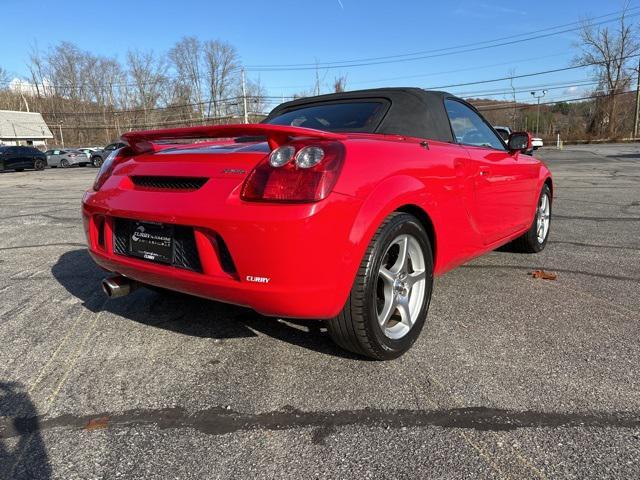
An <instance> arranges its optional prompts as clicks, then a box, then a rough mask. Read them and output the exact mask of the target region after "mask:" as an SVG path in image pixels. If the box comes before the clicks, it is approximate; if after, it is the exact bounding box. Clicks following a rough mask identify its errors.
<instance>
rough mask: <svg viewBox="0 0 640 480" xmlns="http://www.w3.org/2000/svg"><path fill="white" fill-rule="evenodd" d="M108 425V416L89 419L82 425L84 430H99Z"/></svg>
mask: <svg viewBox="0 0 640 480" xmlns="http://www.w3.org/2000/svg"><path fill="white" fill-rule="evenodd" d="M108 426H109V417H99V418H94V419H92V420H89V421H88V422H87V424H86V425H85V426H84V429H85V430H100V429H101V428H107V427H108Z"/></svg>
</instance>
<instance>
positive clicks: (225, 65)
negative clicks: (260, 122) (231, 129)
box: [203, 40, 240, 116]
mask: <svg viewBox="0 0 640 480" xmlns="http://www.w3.org/2000/svg"><path fill="white" fill-rule="evenodd" d="M203 50H204V63H205V72H206V73H205V76H206V79H207V83H208V95H209V102H208V103H209V108H208V111H207V114H208V115H211V107H212V106H213V114H214V115H215V116H220V115H225V114H226V113H227V112H226V111H225V109H224V108H223V107H224V103H223V99H224V98H225V97H227V96H228V95H229V94H230V93H231V92H232V91H233V88H234V86H235V85H234V84H237V81H238V70H239V68H240V67H239V65H240V62H239V59H238V53H237V51H236V49H235V47H234V46H232V45H230V44H229V43H226V42H222V41H220V40H210V41H207V42H205V43H204V48H203Z"/></svg>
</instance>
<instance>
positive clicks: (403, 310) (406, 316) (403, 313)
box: [396, 297, 413, 328]
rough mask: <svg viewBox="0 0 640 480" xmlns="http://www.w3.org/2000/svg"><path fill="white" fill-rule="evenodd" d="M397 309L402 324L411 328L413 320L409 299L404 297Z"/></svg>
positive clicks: (399, 301)
mask: <svg viewBox="0 0 640 480" xmlns="http://www.w3.org/2000/svg"><path fill="white" fill-rule="evenodd" d="M396 308H397V309H398V312H400V318H401V319H402V323H403V324H404V325H406V326H407V327H409V328H411V326H412V325H413V321H412V320H411V312H410V310H409V297H402V298H400V299H399V300H398V302H397V305H396Z"/></svg>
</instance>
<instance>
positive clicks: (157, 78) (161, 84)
mask: <svg viewBox="0 0 640 480" xmlns="http://www.w3.org/2000/svg"><path fill="white" fill-rule="evenodd" d="M127 66H128V69H129V77H130V79H131V84H132V86H131V87H132V89H133V92H132V93H133V98H134V99H135V100H134V102H135V104H136V106H137V107H138V108H142V110H143V113H144V122H145V123H147V122H148V120H149V110H150V109H153V108H155V107H157V106H158V105H159V100H160V99H161V97H162V95H163V91H164V90H165V85H166V81H167V76H166V72H167V66H166V63H165V62H164V60H163V59H162V58H159V57H157V56H156V55H155V54H154V53H153V52H152V51H147V52H140V51H129V52H128V53H127Z"/></svg>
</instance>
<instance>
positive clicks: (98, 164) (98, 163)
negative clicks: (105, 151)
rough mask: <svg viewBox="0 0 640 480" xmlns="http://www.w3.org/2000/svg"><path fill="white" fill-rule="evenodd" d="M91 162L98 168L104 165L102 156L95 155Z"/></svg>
mask: <svg viewBox="0 0 640 480" xmlns="http://www.w3.org/2000/svg"><path fill="white" fill-rule="evenodd" d="M91 164H92V165H93V166H94V167H96V168H100V167H101V166H102V159H101V158H100V157H93V158H92V159H91Z"/></svg>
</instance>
